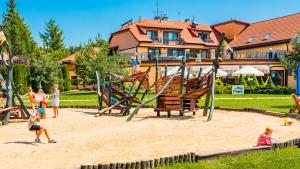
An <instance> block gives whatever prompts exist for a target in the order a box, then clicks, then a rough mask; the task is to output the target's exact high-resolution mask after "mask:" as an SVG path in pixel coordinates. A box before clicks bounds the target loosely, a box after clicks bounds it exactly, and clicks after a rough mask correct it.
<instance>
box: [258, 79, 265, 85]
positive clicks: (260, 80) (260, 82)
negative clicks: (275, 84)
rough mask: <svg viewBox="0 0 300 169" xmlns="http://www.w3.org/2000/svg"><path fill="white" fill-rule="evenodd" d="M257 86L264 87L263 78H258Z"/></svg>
mask: <svg viewBox="0 0 300 169" xmlns="http://www.w3.org/2000/svg"><path fill="white" fill-rule="evenodd" d="M259 85H260V86H265V82H264V79H263V77H260V78H259Z"/></svg>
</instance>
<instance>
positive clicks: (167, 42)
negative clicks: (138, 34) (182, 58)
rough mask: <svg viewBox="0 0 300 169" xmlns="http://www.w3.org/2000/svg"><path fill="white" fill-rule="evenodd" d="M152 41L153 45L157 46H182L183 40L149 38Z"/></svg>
mask: <svg viewBox="0 0 300 169" xmlns="http://www.w3.org/2000/svg"><path fill="white" fill-rule="evenodd" d="M151 39H152V40H153V42H152V43H153V44H159V45H170V46H175V45H184V40H183V39H182V38H179V39H178V40H170V39H164V38H159V37H151Z"/></svg>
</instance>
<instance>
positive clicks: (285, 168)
mask: <svg viewBox="0 0 300 169" xmlns="http://www.w3.org/2000/svg"><path fill="white" fill-rule="evenodd" d="M299 160H300V149H299V148H286V149H280V150H276V151H264V152H255V153H248V154H244V155H241V156H238V157H225V158H222V159H219V160H213V161H203V162H200V163H183V164H175V165H171V166H165V167H160V168H159V169H175V168H176V169H299V164H298V162H299Z"/></svg>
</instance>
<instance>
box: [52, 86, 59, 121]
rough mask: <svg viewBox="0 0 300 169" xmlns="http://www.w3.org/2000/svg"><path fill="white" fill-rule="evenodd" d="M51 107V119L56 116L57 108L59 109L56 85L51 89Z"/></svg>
mask: <svg viewBox="0 0 300 169" xmlns="http://www.w3.org/2000/svg"><path fill="white" fill-rule="evenodd" d="M52 107H53V110H54V116H53V118H56V117H57V116H58V107H59V89H58V85H54V86H53V88H52Z"/></svg>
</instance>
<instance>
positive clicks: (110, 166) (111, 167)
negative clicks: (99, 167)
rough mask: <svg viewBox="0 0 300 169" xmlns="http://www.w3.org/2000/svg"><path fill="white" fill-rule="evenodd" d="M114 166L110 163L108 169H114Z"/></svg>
mask: <svg viewBox="0 0 300 169" xmlns="http://www.w3.org/2000/svg"><path fill="white" fill-rule="evenodd" d="M116 167H117V166H116V164H115V163H110V165H109V169H116Z"/></svg>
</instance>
